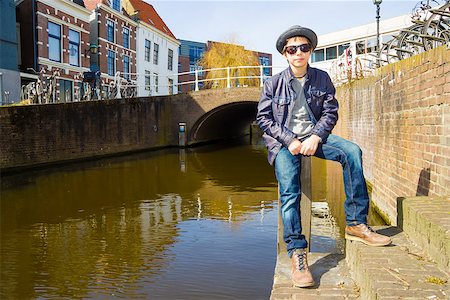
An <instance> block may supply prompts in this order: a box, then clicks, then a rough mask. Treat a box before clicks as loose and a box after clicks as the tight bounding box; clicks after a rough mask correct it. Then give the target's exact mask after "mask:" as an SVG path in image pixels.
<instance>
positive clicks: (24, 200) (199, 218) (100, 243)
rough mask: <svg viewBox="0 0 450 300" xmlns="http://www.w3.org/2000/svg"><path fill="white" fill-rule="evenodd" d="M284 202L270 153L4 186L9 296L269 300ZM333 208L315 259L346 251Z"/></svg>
mask: <svg viewBox="0 0 450 300" xmlns="http://www.w3.org/2000/svg"><path fill="white" fill-rule="evenodd" d="M276 198H277V183H276V180H275V176H274V173H273V169H272V167H271V166H269V165H268V163H267V160H266V153H265V151H264V147H263V146H261V145H245V144H226V145H224V144H215V145H210V146H204V147H199V148H194V149H186V150H180V149H165V150H158V151H152V152H147V153H141V154H134V155H130V156H123V157H116V158H109V159H101V160H97V161H91V162H83V163H76V164H70V165H66V166H63V167H61V166H59V167H52V168H46V169H45V170H40V171H29V172H23V173H20V174H15V175H9V176H3V177H2V178H1V199H0V205H1V206H0V217H1V218H0V225H1V228H0V236H1V239H0V243H1V244H0V248H1V251H0V255H1V264H0V284H1V286H0V298H1V299H29V298H43V299H61V298H95V299H110V298H115V297H120V298H127V299H128V298H141V299H142V298H146V299H268V298H269V296H270V291H271V287H272V281H273V274H274V268H275V262H276V238H277V237H276V235H277V218H278V211H277V202H276ZM326 206H327V205H326V203H319V204H317V205H314V206H313V207H318V212H317V213H315V214H314V218H313V232H312V242H311V251H313V252H336V251H343V245H344V243H343V240H342V237H341V236H340V234H339V232H338V231H339V230H338V229H336V227H337V226H336V222H335V221H334V218H333V217H332V216H330V214H329V213H328V212H327V211H328V210H327V207H326ZM324 212H326V213H325V214H324ZM336 232H338V233H337V234H336Z"/></svg>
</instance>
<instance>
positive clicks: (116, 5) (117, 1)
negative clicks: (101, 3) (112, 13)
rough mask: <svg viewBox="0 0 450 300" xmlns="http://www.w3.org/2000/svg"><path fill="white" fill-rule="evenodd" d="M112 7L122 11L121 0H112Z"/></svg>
mask: <svg viewBox="0 0 450 300" xmlns="http://www.w3.org/2000/svg"><path fill="white" fill-rule="evenodd" d="M111 4H112V8H113V9H115V10H117V11H120V0H112V3H111Z"/></svg>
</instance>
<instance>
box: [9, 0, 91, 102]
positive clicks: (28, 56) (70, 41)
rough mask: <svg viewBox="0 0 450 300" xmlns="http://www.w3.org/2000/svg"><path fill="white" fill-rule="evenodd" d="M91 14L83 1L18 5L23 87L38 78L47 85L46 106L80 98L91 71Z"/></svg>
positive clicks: (24, 0)
mask: <svg viewBox="0 0 450 300" xmlns="http://www.w3.org/2000/svg"><path fill="white" fill-rule="evenodd" d="M90 13H91V12H90V11H89V10H88V9H86V8H85V6H84V4H83V1H82V0H73V1H70V0H52V1H50V0H22V1H17V2H16V15H17V22H18V24H19V28H20V29H19V32H20V34H19V36H20V37H19V48H20V63H19V69H20V71H21V72H22V73H21V81H22V82H21V84H22V85H26V84H27V83H29V82H30V81H35V80H36V79H37V78H38V77H39V78H40V79H41V80H43V81H44V82H45V83H47V85H45V86H44V89H45V90H46V91H47V96H46V97H45V98H43V99H41V100H40V101H42V102H43V103H52V102H66V101H74V100H77V99H79V98H80V94H81V93H82V80H83V72H85V71H89V54H88V53H89V42H87V41H89V31H90V26H89V16H90ZM85 53H86V54H87V55H85ZM51 83H53V84H51Z"/></svg>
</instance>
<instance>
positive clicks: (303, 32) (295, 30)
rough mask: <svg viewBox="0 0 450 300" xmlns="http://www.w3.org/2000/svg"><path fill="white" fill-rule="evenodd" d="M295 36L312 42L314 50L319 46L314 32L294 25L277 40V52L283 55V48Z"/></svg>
mask: <svg viewBox="0 0 450 300" xmlns="http://www.w3.org/2000/svg"><path fill="white" fill-rule="evenodd" d="M294 36H304V37H306V38H307V39H308V40H309V41H310V42H311V46H312V49H313V50H314V49H315V48H316V46H317V35H316V33H315V32H314V31H312V30H311V29H309V28H306V27H302V26H300V25H294V26H292V27H290V28H289V29H288V30H286V31H285V32H283V33H282V34H281V35H280V36H279V37H278V39H277V44H276V46H277V50H278V52H280V53H283V48H284V46H285V45H286V41H287V39H290V38H291V37H294Z"/></svg>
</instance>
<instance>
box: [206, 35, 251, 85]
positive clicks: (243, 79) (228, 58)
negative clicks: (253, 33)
mask: <svg viewBox="0 0 450 300" xmlns="http://www.w3.org/2000/svg"><path fill="white" fill-rule="evenodd" d="M199 65H200V66H202V68H203V70H206V69H215V68H227V67H230V69H223V70H213V71H207V72H205V79H207V81H206V82H205V86H206V87H209V88H224V87H227V84H228V82H227V77H228V74H229V76H230V77H234V78H232V79H231V80H230V84H231V86H258V85H259V78H258V76H259V73H260V69H259V68H258V67H255V68H234V67H241V66H259V61H258V57H257V55H256V54H255V53H254V52H252V51H249V50H245V48H244V47H243V46H240V45H236V44H234V43H222V42H209V43H208V50H207V51H206V52H205V53H204V55H203V57H202V59H201V60H200V61H199ZM248 77H253V78H248ZM220 78H222V79H220Z"/></svg>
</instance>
